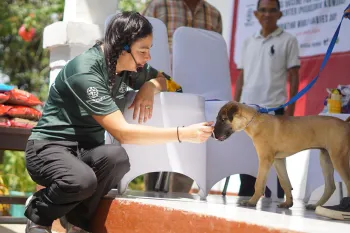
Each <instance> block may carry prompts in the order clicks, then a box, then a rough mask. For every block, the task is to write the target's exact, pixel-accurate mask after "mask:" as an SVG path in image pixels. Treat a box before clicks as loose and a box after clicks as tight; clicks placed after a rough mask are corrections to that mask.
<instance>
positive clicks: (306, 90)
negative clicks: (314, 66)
mask: <svg viewBox="0 0 350 233" xmlns="http://www.w3.org/2000/svg"><path fill="white" fill-rule="evenodd" d="M349 8H350V4H349V5H348V7H347V8H346V9H345V11H346V10H347V9H349ZM345 17H348V19H349V20H350V12H349V13H344V14H343V17H342V19H341V21H340V23H339V25H338V28H337V30H336V31H335V33H334V35H333V38H332V41H331V43H330V44H329V46H328V49H327V53H326V54H325V57H324V59H323V62H322V65H321V68H320V71H319V72H318V74H317V76H316V77H315V78H314V79H313V80H312V81H311V82H310V83H309V84H308V85H307V86H306V87H304V88H303V89H302V90H301V91H299V92H298V93H297V94H296V95H295V96H293V97H292V98H291V99H290V100H289V101H288V102H287V103H285V104H283V105H281V106H279V107H276V108H263V107H260V106H259V110H258V111H259V112H261V113H268V112H272V111H276V110H278V109H281V108H285V107H286V106H288V105H290V104H293V103H294V102H296V101H297V100H298V99H300V97H302V96H303V95H304V94H305V93H306V92H308V91H309V90H310V89H311V87H312V86H313V85H314V84H315V83H316V81H317V79H318V77H319V76H320V74H321V72H322V70H323V69H324V67H325V66H326V64H327V61H328V59H329V57H330V56H331V54H332V51H333V48H334V45H335V43H336V41H337V39H338V35H339V31H340V26H341V24H342V22H343V19H344V18H345Z"/></svg>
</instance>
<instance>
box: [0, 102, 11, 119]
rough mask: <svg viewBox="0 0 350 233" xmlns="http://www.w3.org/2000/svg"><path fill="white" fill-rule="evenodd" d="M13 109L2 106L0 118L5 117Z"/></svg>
mask: <svg viewBox="0 0 350 233" xmlns="http://www.w3.org/2000/svg"><path fill="white" fill-rule="evenodd" d="M10 109H11V106H7V105H3V104H0V116H4V115H6V114H7V112H8V111H9V110H10Z"/></svg>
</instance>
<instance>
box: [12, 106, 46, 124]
mask: <svg viewBox="0 0 350 233" xmlns="http://www.w3.org/2000/svg"><path fill="white" fill-rule="evenodd" d="M6 115H8V116H10V117H14V118H16V117H18V118H22V119H27V120H35V121H38V120H39V119H40V117H41V112H40V111H38V110H36V109H34V108H31V107H27V106H10V109H9V110H8V111H7V113H6Z"/></svg>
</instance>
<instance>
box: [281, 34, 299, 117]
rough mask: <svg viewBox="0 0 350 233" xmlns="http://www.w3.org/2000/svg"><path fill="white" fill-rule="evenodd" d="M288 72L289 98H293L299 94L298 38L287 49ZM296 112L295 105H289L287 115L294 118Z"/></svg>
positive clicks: (290, 42)
mask: <svg viewBox="0 0 350 233" xmlns="http://www.w3.org/2000/svg"><path fill="white" fill-rule="evenodd" d="M287 49H288V50H287V70H288V79H289V85H290V90H289V98H292V97H293V96H295V95H296V94H297V93H298V89H299V68H300V59H299V44H298V41H297V39H296V38H293V39H292V40H290V41H289V43H288V47H287ZM294 110H295V103H293V104H291V105H289V106H288V107H287V109H286V111H285V115H287V116H293V115H294Z"/></svg>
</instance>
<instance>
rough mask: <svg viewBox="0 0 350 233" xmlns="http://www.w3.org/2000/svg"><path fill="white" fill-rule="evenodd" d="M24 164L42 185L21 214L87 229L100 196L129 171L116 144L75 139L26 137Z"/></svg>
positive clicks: (45, 222) (45, 223) (46, 223)
mask: <svg viewBox="0 0 350 233" xmlns="http://www.w3.org/2000/svg"><path fill="white" fill-rule="evenodd" d="M25 152H26V167H27V170H28V172H29V174H30V176H31V177H32V179H33V180H34V181H35V182H36V183H37V184H40V185H42V186H44V187H45V188H44V189H42V190H39V191H38V192H36V193H35V194H34V195H33V198H32V200H31V202H30V203H29V205H28V206H27V208H26V211H25V216H26V217H27V218H28V219H30V220H32V221H33V222H34V223H36V224H39V225H42V226H51V225H52V222H53V221H54V220H55V219H58V218H60V217H63V216H65V217H66V219H67V221H68V222H70V223H71V224H73V225H75V226H78V227H80V228H82V229H84V230H86V231H91V226H90V223H91V221H90V220H91V219H92V217H93V215H94V213H95V211H96V209H97V207H98V204H99V202H100V200H101V198H102V197H103V196H104V195H106V194H107V193H108V192H109V191H110V190H111V189H112V188H114V187H116V186H117V184H118V183H119V182H120V180H121V179H122V177H123V176H124V175H125V174H126V173H127V172H128V171H129V170H130V163H129V157H128V155H127V153H126V151H125V150H124V148H123V147H121V146H119V145H114V144H111V145H102V146H98V147H95V148H88V147H87V146H83V145H80V144H79V143H78V142H70V141H47V140H29V141H28V143H27V147H26V151H25Z"/></svg>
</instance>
